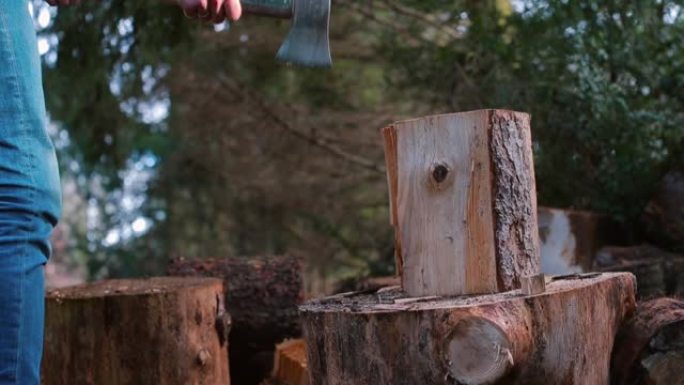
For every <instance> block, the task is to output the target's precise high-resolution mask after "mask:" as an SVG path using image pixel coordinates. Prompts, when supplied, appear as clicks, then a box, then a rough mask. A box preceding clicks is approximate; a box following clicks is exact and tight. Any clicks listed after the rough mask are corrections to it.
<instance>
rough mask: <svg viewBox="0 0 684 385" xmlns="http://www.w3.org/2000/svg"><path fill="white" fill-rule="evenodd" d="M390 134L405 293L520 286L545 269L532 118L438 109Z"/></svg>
mask: <svg viewBox="0 0 684 385" xmlns="http://www.w3.org/2000/svg"><path fill="white" fill-rule="evenodd" d="M383 135H384V138H385V158H386V161H387V170H388V182H389V187H390V202H391V210H390V212H391V222H392V224H393V225H394V226H395V234H396V238H395V246H396V248H395V249H396V258H397V268H398V271H399V274H400V275H401V277H402V286H403V288H404V290H405V291H406V292H407V293H408V294H410V295H413V296H426V295H461V294H480V293H493V292H501V291H507V290H514V289H517V288H519V287H520V280H521V278H522V277H524V276H532V275H537V274H539V273H540V272H541V271H540V266H539V240H538V236H537V231H538V230H537V201H536V191H535V178H534V167H533V159H532V146H531V135H530V118H529V115H527V114H524V113H519V112H512V111H503V110H480V111H472V112H465V113H457V114H449V115H438V116H431V117H427V118H421V119H415V120H408V121H404V122H398V123H395V124H393V125H391V126H389V127H387V128H385V129H384V130H383Z"/></svg>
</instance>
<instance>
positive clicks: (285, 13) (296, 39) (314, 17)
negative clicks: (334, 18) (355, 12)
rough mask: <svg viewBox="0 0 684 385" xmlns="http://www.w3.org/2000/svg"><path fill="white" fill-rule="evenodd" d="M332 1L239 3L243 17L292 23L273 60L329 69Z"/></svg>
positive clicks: (245, 0)
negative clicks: (246, 15)
mask: <svg viewBox="0 0 684 385" xmlns="http://www.w3.org/2000/svg"><path fill="white" fill-rule="evenodd" d="M330 1H331V0H242V1H241V3H242V9H243V11H245V12H246V13H250V14H254V15H261V16H270V17H277V18H283V19H292V28H291V29H290V32H289V33H288V35H287V37H286V38H285V41H284V42H283V44H282V45H281V46H280V49H279V50H278V54H277V55H276V58H278V60H282V61H284V62H288V63H294V64H299V65H302V66H306V67H330V66H331V65H332V59H331V58H330V41H329V30H330Z"/></svg>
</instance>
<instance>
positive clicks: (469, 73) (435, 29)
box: [43, 0, 684, 277]
mask: <svg viewBox="0 0 684 385" xmlns="http://www.w3.org/2000/svg"><path fill="white" fill-rule="evenodd" d="M513 4H514V5H515V7H512V6H511V3H509V2H507V1H502V0H496V1H495V0H487V1H482V0H459V1H445V0H375V1H369V2H356V1H351V0H339V1H336V2H335V7H334V14H333V29H332V31H331V36H332V40H333V41H332V47H333V52H334V59H335V67H334V68H333V70H332V71H321V70H304V69H295V68H290V67H285V66H282V65H280V64H278V63H276V62H275V61H274V60H273V56H274V53H275V51H276V50H277V47H278V45H279V44H280V42H281V40H282V39H283V37H284V36H285V33H286V30H287V22H286V21H279V20H266V19H257V18H249V17H247V18H245V19H244V20H242V21H240V22H239V23H236V24H234V25H231V26H230V27H229V28H228V29H226V30H224V31H222V32H215V31H214V30H213V28H212V27H211V26H200V25H199V24H197V23H193V22H190V21H188V20H186V19H184V18H183V16H182V14H181V13H180V11H178V10H177V9H176V8H174V7H173V6H169V5H159V4H157V3H156V2H153V1H138V2H116V1H101V2H93V3H91V4H88V5H85V6H80V7H75V8H71V9H65V10H60V12H59V15H58V17H57V18H56V21H55V22H54V24H53V25H52V26H51V27H50V28H49V29H48V30H46V31H44V32H43V33H44V34H45V35H46V36H50V34H56V35H57V36H58V37H59V45H58V46H56V47H53V49H54V50H56V51H54V52H53V53H48V54H47V55H46V56H45V57H46V64H47V65H46V76H45V82H46V89H47V95H48V107H49V110H50V114H51V117H52V118H53V119H54V120H55V121H56V122H57V123H58V124H59V125H60V126H61V127H63V128H64V129H65V130H66V131H68V133H69V137H70V139H71V146H68V147H66V148H65V149H64V150H63V151H62V152H63V153H62V154H61V159H62V162H63V164H64V165H65V167H64V170H65V175H66V176H67V177H72V178H74V179H75V180H77V181H78V184H79V186H80V188H81V191H80V194H81V195H82V197H83V199H85V200H86V202H88V206H89V207H91V209H94V210H96V211H97V212H98V213H99V216H98V217H97V218H96V219H91V220H90V222H89V223H87V224H86V225H85V226H83V225H79V226H74V228H77V229H79V232H77V233H76V234H77V236H76V237H77V238H78V239H77V242H75V245H76V246H75V247H77V248H78V249H79V251H80V253H81V254H79V255H83V254H86V255H89V256H91V257H90V258H89V269H90V271H91V273H92V274H93V275H94V276H102V275H135V274H142V273H158V272H160V271H161V270H163V266H164V264H165V262H166V260H167V259H168V258H169V257H172V256H180V255H183V256H195V255H197V256H216V255H229V254H232V255H248V254H261V253H282V252H290V253H295V254H300V255H303V256H305V257H306V258H307V259H308V260H309V262H310V266H311V269H312V270H315V271H319V272H323V273H324V274H325V275H332V276H335V277H344V276H354V275H364V274H387V273H390V272H391V270H392V263H393V261H392V256H391V255H392V250H391V242H392V235H391V228H390V227H389V225H388V223H387V209H386V199H387V195H386V185H385V184H386V181H385V177H384V174H383V172H382V169H381V167H379V165H381V164H382V162H383V155H382V147H381V143H380V140H379V135H378V131H377V130H378V128H380V127H382V126H383V125H385V124H386V123H387V122H389V121H391V120H398V119H401V118H405V117H409V116H418V115H423V114H427V113H437V112H451V111H463V110H469V109H476V108H511V109H517V110H521V111H527V112H530V113H532V116H533V137H534V140H535V143H534V145H535V153H536V158H537V159H536V167H537V183H538V192H539V194H540V204H544V205H553V206H561V207H576V208H583V209H594V210H599V211H603V212H608V213H611V214H612V215H613V216H614V217H616V218H618V219H620V220H623V221H626V222H628V223H631V224H633V223H635V222H636V218H637V217H638V215H639V213H640V212H641V210H642V208H643V206H644V204H645V202H646V200H647V199H648V197H649V196H650V194H651V192H652V190H653V188H654V187H655V182H656V181H657V180H658V179H659V178H660V177H661V175H662V174H663V173H664V172H665V170H667V169H668V168H672V167H675V166H676V165H680V166H681V163H682V156H683V155H682V153H683V152H684V151H683V150H682V149H683V147H684V144H683V143H684V113H683V112H682V111H684V105H683V104H684V93H682V92H681V89H682V87H683V86H684V39H682V38H681V36H684V33H683V32H684V17H683V16H682V11H681V8H677V6H676V4H675V3H674V2H667V1H654V2H619V1H615V0H577V1H574V0H573V1H562V0H551V1H527V2H524V1H516V2H513ZM521 5H522V6H524V9H521ZM680 6H681V5H680ZM678 9H679V11H678ZM160 103H161V105H162V106H165V107H166V108H167V109H168V111H167V112H168V114H167V115H164V116H162V118H163V119H151V118H149V116H147V112H149V109H150V107H151V106H154V105H155V104H156V105H159V104H160ZM144 159H154V162H153V163H154V165H153V166H150V167H149V169H146V170H147V171H149V172H150V175H151V179H150V180H149V181H146V182H144V183H143V185H144V186H142V187H140V188H138V190H139V191H138V192H137V194H138V195H136V196H138V197H142V198H143V199H142V201H143V203H142V204H140V205H139V207H138V206H136V207H135V208H134V209H133V210H132V211H130V210H128V211H127V209H126V205H125V204H124V202H123V201H124V200H125V198H126V197H127V195H130V194H131V193H130V191H129V192H127V191H128V190H130V189H131V186H129V185H128V182H126V180H127V179H126V178H127V175H128V177H130V176H131V175H135V174H136V173H140V171H135V169H136V167H138V165H139V164H140V162H141V161H142V160H144ZM74 162H75V163H76V164H78V167H72V163H74ZM131 170H133V171H131ZM127 189H128V190H127ZM129 211H130V212H129ZM83 217H87V216H85V215H84V216H83ZM139 217H144V218H146V220H148V221H150V223H151V224H152V227H151V228H150V230H149V231H147V232H146V233H145V234H144V235H138V236H135V237H131V238H129V239H126V240H122V241H119V242H106V240H107V237H108V235H111V234H112V231H113V230H116V231H118V232H119V233H121V232H123V231H124V230H126V229H129V228H130V223H131V222H132V221H133V220H135V219H136V218H139ZM79 218H81V217H79ZM69 220H71V218H65V221H66V222H68V221H69ZM78 220H82V219H78ZM117 229H118V230H117Z"/></svg>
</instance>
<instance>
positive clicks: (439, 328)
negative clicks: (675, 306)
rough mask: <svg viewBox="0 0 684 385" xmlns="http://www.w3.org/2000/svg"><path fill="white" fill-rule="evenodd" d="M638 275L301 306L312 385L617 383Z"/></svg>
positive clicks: (365, 296)
mask: <svg viewBox="0 0 684 385" xmlns="http://www.w3.org/2000/svg"><path fill="white" fill-rule="evenodd" d="M634 292H635V280H634V277H633V276H632V275H631V274H624V273H610V274H607V273H606V274H591V275H586V276H573V277H568V278H565V279H556V280H553V281H551V282H549V283H548V286H547V291H546V292H545V293H544V294H540V295H535V296H524V295H522V294H521V293H520V291H519V290H514V291H509V292H505V293H497V294H488V295H480V296H461V297H449V298H447V297H427V298H423V299H416V298H411V300H410V301H408V300H407V298H406V294H405V293H403V292H402V291H401V290H399V289H395V290H383V291H378V292H376V293H370V294H369V293H357V294H349V293H347V294H340V295H337V296H333V297H328V298H325V299H321V300H317V301H312V302H310V303H308V304H305V305H304V306H302V307H301V314H302V324H303V328H304V335H305V339H306V342H307V348H308V355H309V358H308V365H309V370H310V372H311V384H312V385H348V384H354V385H377V384H392V385H416V384H421V385H447V384H448V385H453V384H456V383H458V384H499V385H504V384H505V385H548V384H564V385H608V384H609V366H610V356H611V352H612V348H613V340H614V337H615V334H616V333H617V331H618V328H619V326H620V324H621V323H622V322H623V320H624V319H625V317H626V316H627V315H628V314H631V313H632V312H633V311H634V309H635V307H636V304H635V301H634Z"/></svg>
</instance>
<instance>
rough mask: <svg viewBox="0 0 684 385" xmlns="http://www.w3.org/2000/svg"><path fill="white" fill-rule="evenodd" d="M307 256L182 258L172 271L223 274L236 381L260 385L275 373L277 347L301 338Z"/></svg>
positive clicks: (202, 275)
mask: <svg viewBox="0 0 684 385" xmlns="http://www.w3.org/2000/svg"><path fill="white" fill-rule="evenodd" d="M301 269H302V264H301V260H299V259H297V258H293V257H289V256H272V257H249V258H221V259H178V260H175V261H173V262H172V264H171V265H170V266H169V268H168V273H169V275H174V276H201V277H215V278H221V279H222V280H223V281H224V285H225V289H226V292H225V296H226V307H227V308H228V311H229V312H230V314H231V317H232V319H233V328H232V332H231V335H230V368H231V377H232V378H233V381H234V382H235V383H237V384H240V385H252V384H254V385H256V384H258V383H259V382H261V381H262V380H263V379H265V378H267V377H268V376H269V375H270V374H271V369H272V365H273V353H274V349H275V345H276V344H277V343H279V342H281V341H283V340H284V339H286V338H296V337H299V336H301V327H300V325H299V317H298V313H297V306H298V305H299V304H300V303H301V302H302V299H303V292H302V275H301Z"/></svg>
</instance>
